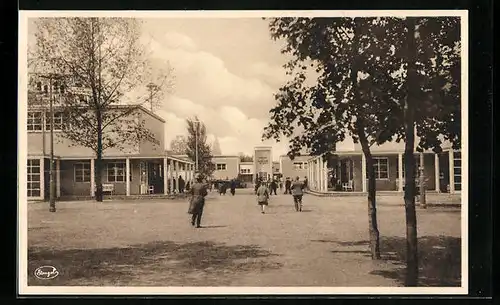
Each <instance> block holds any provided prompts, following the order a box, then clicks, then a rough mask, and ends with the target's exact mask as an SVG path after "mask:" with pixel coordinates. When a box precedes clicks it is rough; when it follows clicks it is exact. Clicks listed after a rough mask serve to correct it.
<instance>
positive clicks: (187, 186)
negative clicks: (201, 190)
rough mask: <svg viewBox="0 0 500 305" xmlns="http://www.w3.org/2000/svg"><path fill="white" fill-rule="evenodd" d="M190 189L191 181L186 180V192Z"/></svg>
mask: <svg viewBox="0 0 500 305" xmlns="http://www.w3.org/2000/svg"><path fill="white" fill-rule="evenodd" d="M190 188H191V180H188V182H186V191H189V190H190Z"/></svg>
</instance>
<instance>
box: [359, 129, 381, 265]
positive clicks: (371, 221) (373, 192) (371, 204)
mask: <svg viewBox="0 0 500 305" xmlns="http://www.w3.org/2000/svg"><path fill="white" fill-rule="evenodd" d="M358 133H359V134H358V137H359V142H360V143H361V148H362V150H363V153H364V154H365V157H366V171H367V174H368V231H369V234H370V252H371V255H372V259H380V232H379V230H378V224H377V188H376V187H375V171H374V169H373V156H372V154H371V152H370V146H369V145H368V140H367V139H366V136H365V134H364V130H359V129H358Z"/></svg>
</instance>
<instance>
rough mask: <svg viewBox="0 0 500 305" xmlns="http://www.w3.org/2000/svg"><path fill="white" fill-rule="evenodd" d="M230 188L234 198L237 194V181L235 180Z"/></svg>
mask: <svg viewBox="0 0 500 305" xmlns="http://www.w3.org/2000/svg"><path fill="white" fill-rule="evenodd" d="M230 188H231V195H233V196H234V194H235V193H236V181H235V180H234V179H232V180H231V185H230Z"/></svg>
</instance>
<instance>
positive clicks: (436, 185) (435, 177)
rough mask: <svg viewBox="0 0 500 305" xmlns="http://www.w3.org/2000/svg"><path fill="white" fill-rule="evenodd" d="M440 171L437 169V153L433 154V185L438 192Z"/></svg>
mask: <svg viewBox="0 0 500 305" xmlns="http://www.w3.org/2000/svg"><path fill="white" fill-rule="evenodd" d="M440 177H441V171H440V170H439V154H434V185H435V188H434V189H435V190H436V192H438V193H441V188H440V185H441V180H440Z"/></svg>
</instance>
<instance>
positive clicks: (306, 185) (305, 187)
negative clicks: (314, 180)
mask: <svg viewBox="0 0 500 305" xmlns="http://www.w3.org/2000/svg"><path fill="white" fill-rule="evenodd" d="M308 183H309V181H308V180H307V177H304V190H308V187H309V186H308Z"/></svg>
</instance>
